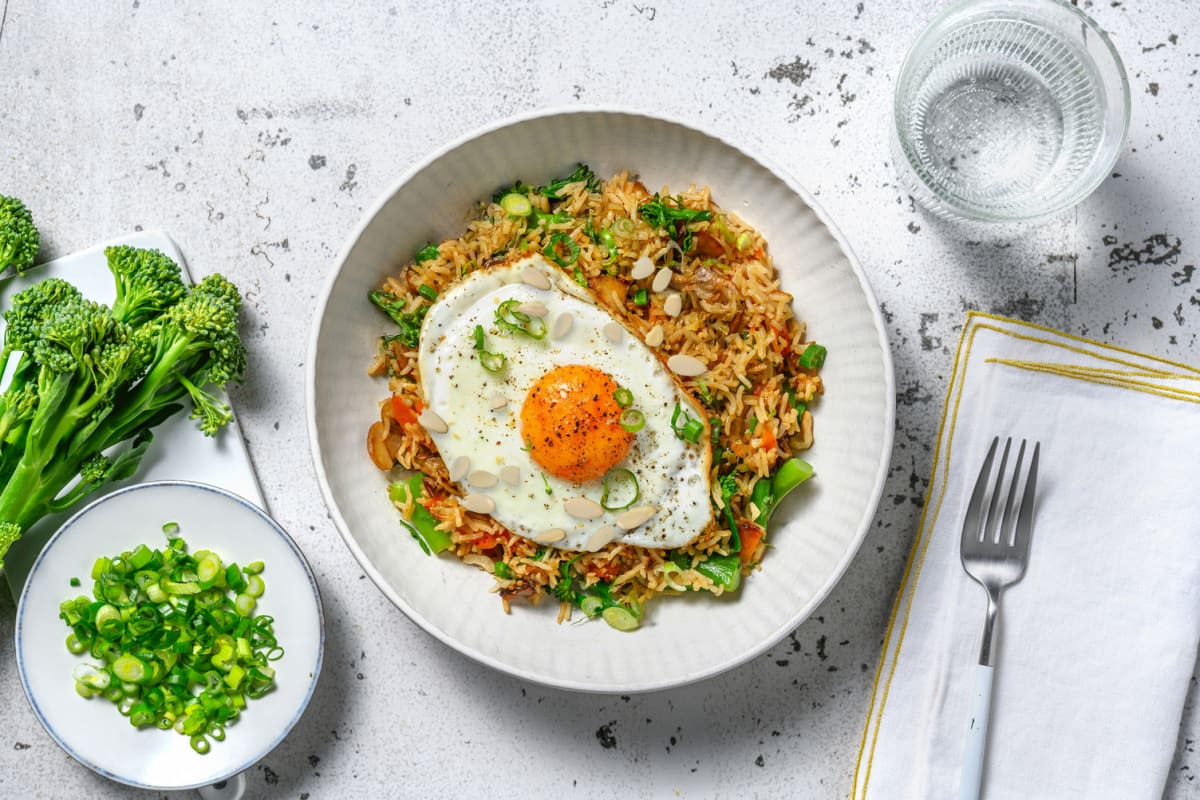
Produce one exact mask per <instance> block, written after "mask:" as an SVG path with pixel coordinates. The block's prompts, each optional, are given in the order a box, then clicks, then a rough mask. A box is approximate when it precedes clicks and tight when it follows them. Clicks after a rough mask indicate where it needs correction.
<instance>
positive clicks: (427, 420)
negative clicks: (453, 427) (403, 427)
mask: <svg viewBox="0 0 1200 800" xmlns="http://www.w3.org/2000/svg"><path fill="white" fill-rule="evenodd" d="M417 422H419V423H421V427H422V428H424V429H425V430H427V431H429V432H430V433H446V432H447V431H449V430H450V426H449V425H447V424H446V420H444V419H442V418H441V417H439V416H438V415H437V414H435V413H433V411H431V410H430V409H428V408H427V409H425V410H424V411H422V412H421V415H420V416H419V417H417Z"/></svg>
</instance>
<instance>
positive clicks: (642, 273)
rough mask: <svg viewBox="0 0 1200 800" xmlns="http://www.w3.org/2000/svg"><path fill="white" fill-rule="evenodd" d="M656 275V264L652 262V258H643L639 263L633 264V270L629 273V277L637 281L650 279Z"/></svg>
mask: <svg viewBox="0 0 1200 800" xmlns="http://www.w3.org/2000/svg"><path fill="white" fill-rule="evenodd" d="M653 274H654V262H653V261H651V260H650V256H642V257H641V258H639V259H638V260H637V261H635V262H633V269H631V270H630V271H629V277H631V278H633V279H634V280H635V281H640V280H642V279H643V278H649V277H650V276H651V275H653Z"/></svg>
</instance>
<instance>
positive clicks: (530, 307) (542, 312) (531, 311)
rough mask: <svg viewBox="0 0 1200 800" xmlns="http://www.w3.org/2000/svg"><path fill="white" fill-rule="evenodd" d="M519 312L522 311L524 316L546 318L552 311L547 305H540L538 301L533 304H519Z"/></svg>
mask: <svg viewBox="0 0 1200 800" xmlns="http://www.w3.org/2000/svg"><path fill="white" fill-rule="evenodd" d="M517 311H520V312H521V313H522V314H528V315H529V316H531V317H544V316H546V315H547V314H549V313H550V309H548V308H546V304H545V303H539V302H537V301H536V300H534V301H533V302H531V303H520V304H518V305H517Z"/></svg>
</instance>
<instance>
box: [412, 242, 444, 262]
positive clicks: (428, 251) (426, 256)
mask: <svg viewBox="0 0 1200 800" xmlns="http://www.w3.org/2000/svg"><path fill="white" fill-rule="evenodd" d="M438 255H439V251H438V246H437V245H436V244H427V245H425V246H424V247H422V248H421V249H420V250H418V251H417V253H416V256H415V258H416V261H417V263H418V264H423V263H425V262H426V261H433V260H434V259H435V258H437V257H438Z"/></svg>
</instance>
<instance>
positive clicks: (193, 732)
mask: <svg viewBox="0 0 1200 800" xmlns="http://www.w3.org/2000/svg"><path fill="white" fill-rule="evenodd" d="M163 527H164V532H167V533H168V535H170V536H171V538H170V540H169V542H168V544H167V547H166V548H165V549H163V550H152V549H151V548H149V547H145V546H139V547H137V548H135V549H134V550H132V551H128V552H124V553H121V554H120V555H118V556H114V557H112V558H99V559H97V560H96V564H95V567H94V569H93V573H94V575H95V577H94V578H93V581H94V586H93V587H92V597H87V596H84V595H81V596H79V597H76V598H74V599H70V600H66V601H64V602H63V603H62V604H61V605H60V606H59V617H60V618H61V619H62V620H63V621H64V622H65V623H66V624H67V625H68V626H69V627H70V628H71V634H70V635H69V636H68V637H67V641H66V645H67V649H68V650H70V651H71V652H72V653H85V652H86V653H88V654H89V655H90V656H91V657H92V658H93V659H95V660H96V661H98V662H99V663H86V662H85V663H81V664H79V665H78V666H77V667H76V668H75V670H74V671H73V673H72V675H73V677H74V678H75V690H76V692H77V693H78V694H80V695H81V696H83V697H94V696H102V697H104V698H105V699H107V700H108V701H109V702H112V703H114V704H115V705H116V707H117V711H118V712H119V713H120V714H122V715H123V716H126V717H128V718H129V722H130V724H131V725H133V726H135V727H138V728H144V727H150V726H154V727H156V728H158V729H160V730H171V729H175V730H177V731H179V732H180V733H183V734H185V735H187V736H189V737H193V740H192V747H193V749H195V750H196V752H198V753H202V754H203V753H206V752H208V750H209V742H208V739H207V738H206V737H205V736H204V732H205V731H206V730H209V731H211V730H213V729H214V726H215V728H219V729H220V730H221V731H222V736H223V731H224V726H225V725H227V724H229V723H230V722H232V721H233V720H235V719H236V718H237V717H238V716H239V714H240V713H241V712H242V710H243V709H245V708H246V704H247V700H248V699H255V698H259V697H262V696H263V695H264V694H266V693H267V692H269V691H271V689H273V688H274V686H275V670H274V668H273V667H271V666H268V662H269V661H271V660H273V658H276V659H277V658H279V657H280V656H281V655H282V654H283V650H282V648H280V647H279V646H278V642H277V640H276V639H275V633H274V622H275V621H274V619H273V618H272V617H269V616H261V615H260V616H252V615H250V614H239V613H237V606H236V602H235V601H234V600H233V599H232V597H231V592H234V591H236V589H233V586H232V584H233V583H234V581H233V580H231V578H233V577H236V578H237V582H238V583H239V584H241V585H242V586H248V585H250V584H253V585H252V586H250V587H249V588H250V589H251V590H252V591H255V592H257V593H258V594H259V595H261V594H262V590H263V589H264V588H265V586H264V585H263V582H262V578H261V577H259V575H258V572H259V571H261V568H262V565H261V563H257V562H256V567H257V570H256V571H255V572H254V573H250V574H248V575H247V574H243V573H242V571H241V570H240V569H238V567H237V565H236V564H230V565H228V567H227V566H226V565H224V564H223V563H221V559H220V557H219V556H218V555H217V554H216V553H213V552H211V551H206V550H199V551H197V552H196V553H195V554H194V555H193V554H189V553H188V551H187V545H186V543H185V542H184V541H183V539H181V538H178V537H177V536H175V535H174V534H176V533H178V530H179V526H178V525H175V524H174V523H172V524H170V525H166V526H163ZM202 584H203V586H202ZM240 597H246V598H248V599H249V600H251V601H252V602H257V601H255V600H254V598H253V597H250V595H248V594H242V595H239V598H240ZM234 675H236V676H237V678H236V679H235V680H232V681H231V680H230V676H234ZM213 738H216V739H217V740H218V741H219V740H220V738H221V737H217V736H214V737H213Z"/></svg>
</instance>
